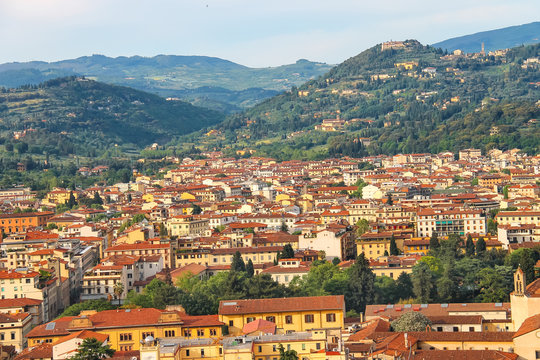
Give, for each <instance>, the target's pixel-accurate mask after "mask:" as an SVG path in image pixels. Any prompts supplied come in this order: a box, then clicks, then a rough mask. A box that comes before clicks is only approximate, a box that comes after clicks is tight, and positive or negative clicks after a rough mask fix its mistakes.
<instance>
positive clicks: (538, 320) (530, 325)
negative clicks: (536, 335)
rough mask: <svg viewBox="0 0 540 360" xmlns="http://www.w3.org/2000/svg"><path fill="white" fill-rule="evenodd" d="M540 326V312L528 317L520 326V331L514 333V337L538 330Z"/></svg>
mask: <svg viewBox="0 0 540 360" xmlns="http://www.w3.org/2000/svg"><path fill="white" fill-rule="evenodd" d="M539 328H540V314H536V315H534V316H531V317H528V318H527V319H525V321H524V322H523V324H521V326H520V327H519V329H518V331H517V332H516V333H515V334H514V337H518V336H521V335H525V334H528V333H530V332H531V331H535V330H538V329H539Z"/></svg>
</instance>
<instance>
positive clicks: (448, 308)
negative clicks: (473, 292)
mask: <svg viewBox="0 0 540 360" xmlns="http://www.w3.org/2000/svg"><path fill="white" fill-rule="evenodd" d="M409 311H416V312H420V313H422V314H424V315H426V316H427V317H431V316H448V315H449V313H450V312H452V313H459V312H471V311H474V312H493V311H497V312H499V311H502V312H506V314H507V317H508V316H509V314H510V303H451V304H410V305H401V304H396V305H367V306H366V311H365V315H366V317H374V316H387V317H389V318H390V319H395V318H397V317H399V316H401V315H402V314H403V313H406V312H409Z"/></svg>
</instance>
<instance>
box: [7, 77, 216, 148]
mask: <svg viewBox="0 0 540 360" xmlns="http://www.w3.org/2000/svg"><path fill="white" fill-rule="evenodd" d="M0 119H1V122H0V140H1V142H2V144H7V143H12V144H13V143H15V144H16V143H26V144H27V145H29V147H27V149H28V150H29V151H28V152H30V153H35V154H44V153H48V154H58V155H69V154H78V155H82V156H97V155H99V154H100V153H101V152H102V151H103V150H104V149H106V148H109V147H111V146H115V145H130V146H133V147H134V148H142V147H144V146H146V145H149V144H152V143H154V142H159V143H160V144H163V143H165V142H167V141H169V140H170V139H172V138H173V137H175V136H179V135H183V134H187V133H190V132H193V131H196V130H199V129H201V128H204V127H207V126H210V125H214V124H217V123H218V122H220V121H222V115H221V113H218V112H216V111H212V110H208V109H202V108H199V107H196V106H193V105H191V104H189V103H186V102H183V101H167V100H165V99H164V98H162V97H159V96H157V95H153V94H148V93H145V92H142V91H139V90H134V89H131V88H127V87H121V86H115V85H108V84H104V83H100V82H96V81H92V80H88V79H85V78H81V77H66V78H58V79H54V80H48V81H46V82H44V83H42V84H40V85H32V86H23V87H21V88H17V89H9V90H6V89H2V90H1V91H0Z"/></svg>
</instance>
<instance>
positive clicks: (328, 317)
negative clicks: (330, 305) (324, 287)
mask: <svg viewBox="0 0 540 360" xmlns="http://www.w3.org/2000/svg"><path fill="white" fill-rule="evenodd" d="M326 322H336V314H334V313H331V314H326Z"/></svg>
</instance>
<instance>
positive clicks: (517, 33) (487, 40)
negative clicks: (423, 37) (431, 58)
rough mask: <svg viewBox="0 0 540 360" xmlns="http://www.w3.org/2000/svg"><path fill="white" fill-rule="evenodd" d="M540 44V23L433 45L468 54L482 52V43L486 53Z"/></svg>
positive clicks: (469, 35) (479, 33)
mask: <svg viewBox="0 0 540 360" xmlns="http://www.w3.org/2000/svg"><path fill="white" fill-rule="evenodd" d="M538 42H540V21H535V22H532V23H527V24H521V25H514V26H507V27H504V28H499V29H493V30H487V31H480V32H477V33H474V34H467V35H463V36H456V37H453V38H450V39H446V40H443V41H440V42H437V43H434V44H432V45H431V46H433V47H440V48H442V49H445V50H448V51H454V50H458V49H459V50H462V51H465V52H468V53H471V52H480V50H481V47H482V43H484V49H485V51H495V50H502V49H508V48H513V47H516V46H520V45H530V44H535V43H538Z"/></svg>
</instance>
